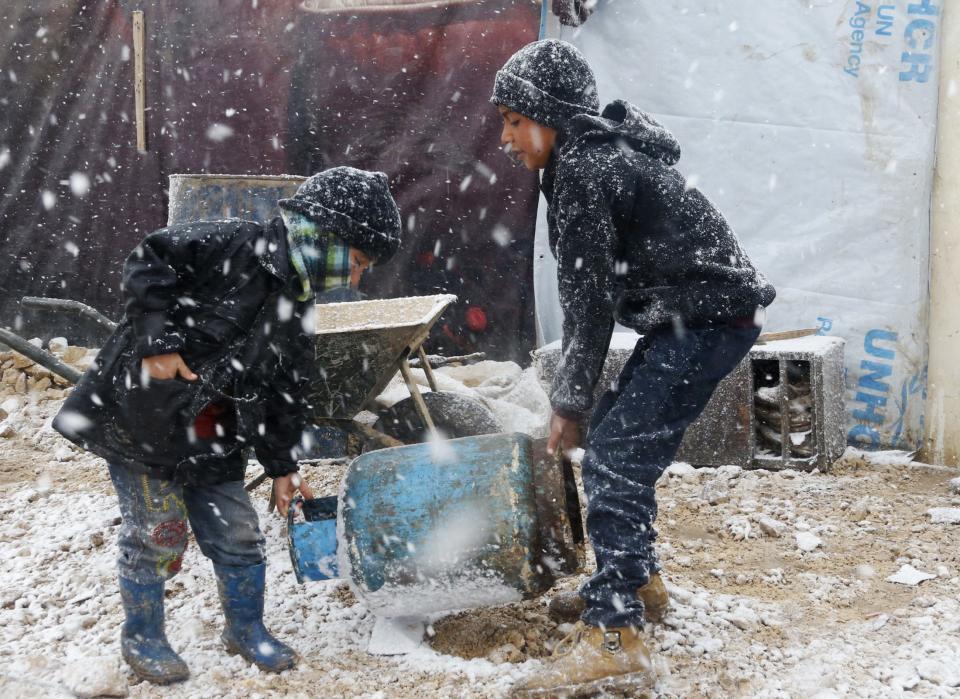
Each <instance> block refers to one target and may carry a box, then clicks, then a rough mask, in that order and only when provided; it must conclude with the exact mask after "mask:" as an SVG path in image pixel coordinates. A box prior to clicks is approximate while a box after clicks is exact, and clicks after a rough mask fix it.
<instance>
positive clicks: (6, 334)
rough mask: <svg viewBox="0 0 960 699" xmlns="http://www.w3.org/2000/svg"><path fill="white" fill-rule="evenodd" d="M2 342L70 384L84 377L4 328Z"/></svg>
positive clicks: (0, 339)
mask: <svg viewBox="0 0 960 699" xmlns="http://www.w3.org/2000/svg"><path fill="white" fill-rule="evenodd" d="M0 342H2V343H3V344H5V345H7V346H8V347H10V349H12V350H14V351H16V352H19V353H20V354H22V355H23V356H24V357H27V358H28V359H32V360H33V361H35V362H36V363H37V364H39V365H40V366H42V367H43V368H44V369H48V370H50V371H52V372H53V373H54V374H56V375H57V376H59V377H61V378H63V379H66V380H67V381H69V382H70V383H76V382H77V381H79V380H80V377H81V376H82V374H81V373H80V372H79V371H77V370H76V369H74V368H73V367H71V366H68V365H66V364H64V363H63V362H61V361H60V360H59V359H57V358H56V357H54V356H53V355H52V354H50V353H49V352H47V351H45V350H42V349H40V348H39V347H34V346H33V345H31V344H30V343H29V342H27V341H26V340H24V339H23V338H22V337H20V336H19V335H17V334H16V333H12V332H10V331H9V330H6V329H4V328H0Z"/></svg>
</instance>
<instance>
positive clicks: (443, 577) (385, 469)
mask: <svg viewBox="0 0 960 699" xmlns="http://www.w3.org/2000/svg"><path fill="white" fill-rule="evenodd" d="M566 472H567V473H566V477H565V469H564V465H563V464H561V463H560V462H558V461H556V460H555V459H554V458H553V457H549V456H547V454H546V452H545V449H544V448H543V441H542V440H541V441H540V442H539V443H535V442H534V441H533V440H531V439H530V438H529V437H527V436H526V435H523V434H492V435H482V436H478V437H465V438H462V439H453V440H449V441H439V442H436V443H427V444H414V445H410V446H403V447H396V448H392V449H380V450H377V451H373V452H368V453H367V454H363V455H362V456H360V457H358V458H357V459H355V460H354V461H353V463H352V464H351V465H350V467H349V469H348V471H347V474H346V477H345V479H344V482H343V486H342V490H341V495H340V505H339V512H338V557H339V568H340V575H341V576H343V577H345V578H347V580H348V581H349V583H350V586H351V588H352V589H353V592H354V594H355V595H356V596H357V598H358V599H360V600H361V601H362V602H363V603H364V605H365V606H367V607H368V608H369V609H370V610H371V611H373V612H374V613H375V614H377V615H379V616H383V617H409V616H421V615H426V614H431V613H435V612H443V611H449V610H454V609H466V608H471V607H479V606H487V605H496V604H506V603H509V602H515V601H517V600H520V599H523V598H529V597H534V596H536V595H539V594H541V593H543V592H545V591H546V590H547V589H549V588H550V586H551V585H552V584H553V582H554V580H555V579H556V578H558V577H561V576H563V575H569V574H572V573H573V572H575V571H576V570H577V569H578V568H580V567H581V565H582V563H583V528H582V522H581V519H580V506H579V502H578V499H577V495H576V487H575V486H574V485H573V481H572V471H571V470H570V469H569V465H567V466H566Z"/></svg>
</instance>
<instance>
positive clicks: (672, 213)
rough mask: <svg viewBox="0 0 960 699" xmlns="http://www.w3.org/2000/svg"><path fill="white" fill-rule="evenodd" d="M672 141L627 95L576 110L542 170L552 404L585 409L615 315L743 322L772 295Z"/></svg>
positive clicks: (653, 320)
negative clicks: (553, 321) (553, 316)
mask: <svg viewBox="0 0 960 699" xmlns="http://www.w3.org/2000/svg"><path fill="white" fill-rule="evenodd" d="M679 159H680V146H679V144H678V143H677V141H676V139H675V138H674V137H673V134H671V133H670V132H669V131H668V130H667V129H665V128H664V127H663V126H661V125H660V124H658V123H657V122H656V121H654V120H653V119H652V118H651V117H650V116H649V115H647V114H645V113H644V112H642V111H640V110H639V109H637V108H636V107H634V106H633V105H631V104H629V103H627V102H624V101H620V100H618V101H615V102H613V103H611V104H609V105H608V106H607V107H606V108H605V109H604V110H603V113H602V114H601V115H600V116H599V117H597V116H592V115H589V114H581V115H579V116H577V117H574V118H573V119H572V120H571V122H570V125H569V128H567V129H566V130H565V131H563V132H561V133H560V134H558V144H557V146H556V147H555V149H554V153H553V155H552V156H551V158H550V161H549V163H548V165H547V167H546V169H545V171H544V175H543V183H542V185H541V189H542V190H543V193H544V195H545V197H546V199H547V202H548V209H547V222H548V226H549V234H550V247H551V250H552V251H553V254H554V256H555V257H556V258H557V263H558V275H557V278H558V286H559V291H560V304H561V307H562V309H563V355H562V357H561V360H560V363H559V365H558V367H557V373H556V377H555V380H554V384H553V388H552V390H551V393H550V402H551V404H552V406H553V409H554V411H555V412H556V413H557V414H559V415H562V416H564V417H568V418H579V417H581V416H582V415H583V414H584V413H585V412H586V411H588V410H589V409H590V407H591V404H592V401H593V391H594V388H595V386H596V383H597V380H598V378H599V375H600V371H601V369H602V368H603V363H604V359H605V358H606V354H607V348H608V346H609V344H610V337H611V334H612V332H613V326H614V322H615V321H617V322H619V323H621V324H623V325H625V326H627V327H629V328H632V329H634V330H636V331H637V332H639V333H641V334H646V333H650V332H652V331H654V330H656V329H658V328H665V327H673V328H674V329H677V330H678V331H681V329H697V328H705V327H710V326H716V325H722V324H727V323H731V322H736V321H747V322H748V321H749V320H750V319H752V318H754V316H755V314H756V312H757V309H758V308H763V307H766V306H769V305H770V303H772V302H773V299H774V296H775V295H776V292H775V290H774V288H773V287H772V286H771V285H770V284H769V283H768V282H767V280H766V279H765V278H764V277H763V275H762V274H760V273H759V272H758V271H757V270H756V269H755V268H754V266H753V265H752V264H751V262H750V260H749V259H748V258H747V255H746V254H745V253H744V251H743V249H742V248H741V247H740V243H739V242H738V240H737V237H736V235H735V234H734V233H733V231H732V230H731V228H730V226H729V224H728V223H727V222H726V220H724V218H723V216H722V215H721V214H720V212H719V211H717V209H716V208H715V207H714V206H713V205H712V204H711V203H710V202H709V201H708V200H707V198H706V197H705V196H704V195H703V194H702V193H701V192H700V191H699V190H697V189H696V188H693V187H688V186H687V182H686V180H685V178H684V176H683V175H682V174H680V173H679V172H677V171H676V170H675V169H673V167H672V166H673V165H675V164H676V163H677V161H678V160H679Z"/></svg>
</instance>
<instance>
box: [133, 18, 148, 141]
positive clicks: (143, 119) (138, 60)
mask: <svg viewBox="0 0 960 699" xmlns="http://www.w3.org/2000/svg"><path fill="white" fill-rule="evenodd" d="M143 45H144V31H143V12H142V11H141V10H134V12H133V94H134V100H135V102H136V110H135V111H136V124H137V150H138V151H140V152H141V153H146V151H147V112H146V77H145V72H144V67H143Z"/></svg>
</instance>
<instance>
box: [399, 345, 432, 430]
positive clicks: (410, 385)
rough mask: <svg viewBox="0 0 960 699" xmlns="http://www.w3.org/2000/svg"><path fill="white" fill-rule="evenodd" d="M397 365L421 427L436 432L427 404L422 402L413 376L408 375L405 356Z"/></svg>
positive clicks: (408, 366)
mask: <svg viewBox="0 0 960 699" xmlns="http://www.w3.org/2000/svg"><path fill="white" fill-rule="evenodd" d="M397 364H398V365H399V367H400V374H401V375H402V376H403V380H404V381H405V382H406V384H407V390H408V391H410V397H411V398H413V407H414V408H416V409H417V415H419V416H420V419H421V420H422V421H423V426H424V427H426V428H427V429H428V430H429V431H430V432H436V431H437V428H436V426H435V425H434V424H433V418H431V417H430V411H429V410H427V404H426V403H425V402H424V401H423V396H421V395H420V389H419V387H418V386H417V382H416V381H414V380H413V375H412V374H411V373H410V365H409V364H407V358H406V357H405V356H404V357H401V358H400V360H399V361H398V362H397Z"/></svg>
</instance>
